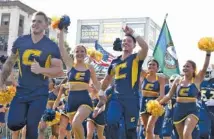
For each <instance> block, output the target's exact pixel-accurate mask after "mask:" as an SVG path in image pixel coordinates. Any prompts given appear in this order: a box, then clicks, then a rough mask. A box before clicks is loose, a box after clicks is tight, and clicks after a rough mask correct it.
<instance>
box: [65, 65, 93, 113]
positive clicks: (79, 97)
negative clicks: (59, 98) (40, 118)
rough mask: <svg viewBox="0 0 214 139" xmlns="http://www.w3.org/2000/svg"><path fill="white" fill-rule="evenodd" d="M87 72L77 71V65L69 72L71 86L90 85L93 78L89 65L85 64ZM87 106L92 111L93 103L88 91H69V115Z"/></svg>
mask: <svg viewBox="0 0 214 139" xmlns="http://www.w3.org/2000/svg"><path fill="white" fill-rule="evenodd" d="M85 66H86V68H87V70H85V71H78V70H77V69H75V65H74V66H73V67H72V68H71V70H70V71H69V72H68V81H69V83H70V84H71V85H75V84H87V85H88V84H89V81H90V78H91V72H90V69H89V68H88V65H87V64H85ZM82 105H84V106H86V107H88V108H89V109H91V110H92V101H91V98H90V96H89V92H88V90H79V91H69V96H68V107H67V111H66V112H67V113H68V114H69V115H70V114H71V115H72V114H74V113H76V111H77V109H78V108H79V107H80V106H82Z"/></svg>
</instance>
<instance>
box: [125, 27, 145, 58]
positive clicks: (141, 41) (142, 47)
mask: <svg viewBox="0 0 214 139" xmlns="http://www.w3.org/2000/svg"><path fill="white" fill-rule="evenodd" d="M123 31H124V32H125V33H126V34H129V35H132V36H133V37H134V38H135V39H136V41H137V42H138V44H139V46H140V50H139V51H138V54H137V55H138V57H139V60H144V59H145V58H146V56H147V53H148V45H147V43H146V42H145V41H144V39H143V38H142V37H141V36H140V35H139V34H137V33H136V32H134V30H133V29H132V28H130V27H128V26H126V27H125V28H123Z"/></svg>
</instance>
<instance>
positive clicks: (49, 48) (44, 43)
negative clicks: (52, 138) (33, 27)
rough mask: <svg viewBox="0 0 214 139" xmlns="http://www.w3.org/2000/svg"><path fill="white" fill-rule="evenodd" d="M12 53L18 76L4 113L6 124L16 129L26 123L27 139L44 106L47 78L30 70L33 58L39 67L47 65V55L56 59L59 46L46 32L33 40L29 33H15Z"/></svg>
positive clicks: (32, 135)
mask: <svg viewBox="0 0 214 139" xmlns="http://www.w3.org/2000/svg"><path fill="white" fill-rule="evenodd" d="M12 53H14V54H16V55H17V56H18V61H17V64H18V68H19V77H18V85H17V89H16V90H17V92H16V96H15V97H14V99H13V100H12V102H11V104H10V109H9V115H8V127H9V128H10V129H11V130H13V131H17V130H20V129H22V128H23V127H24V126H25V125H26V126H27V133H26V138H27V139H36V138H37V136H38V134H37V128H38V124H39V121H40V119H41V117H42V114H43V113H44V111H45V109H46V103H47V99H48V84H49V81H48V78H47V77H45V76H44V75H42V74H34V73H33V72H31V64H32V63H33V62H34V60H36V61H37V62H38V63H39V64H40V66H41V67H45V68H49V67H50V65H51V58H57V59H60V52H59V48H58V46H57V45H56V43H54V42H53V41H51V40H50V39H49V38H47V37H46V36H43V38H42V39H41V40H40V41H39V42H37V43H33V41H32V38H31V35H24V36H21V37H19V38H18V39H17V40H16V41H15V42H14V44H13V47H12Z"/></svg>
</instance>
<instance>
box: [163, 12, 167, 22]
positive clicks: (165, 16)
mask: <svg viewBox="0 0 214 139" xmlns="http://www.w3.org/2000/svg"><path fill="white" fill-rule="evenodd" d="M167 17H168V13H166V15H165V18H164V20H165V21H166V19H167Z"/></svg>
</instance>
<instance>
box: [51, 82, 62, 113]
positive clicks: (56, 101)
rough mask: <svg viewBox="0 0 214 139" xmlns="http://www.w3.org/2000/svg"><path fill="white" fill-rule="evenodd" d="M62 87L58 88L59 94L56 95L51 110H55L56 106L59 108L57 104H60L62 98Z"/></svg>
mask: <svg viewBox="0 0 214 139" xmlns="http://www.w3.org/2000/svg"><path fill="white" fill-rule="evenodd" d="M63 89H64V87H63V85H61V86H60V89H59V93H58V96H57V98H56V100H55V102H54V105H53V109H54V110H55V109H56V108H57V107H58V106H59V102H60V99H61V97H62V94H63Z"/></svg>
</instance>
